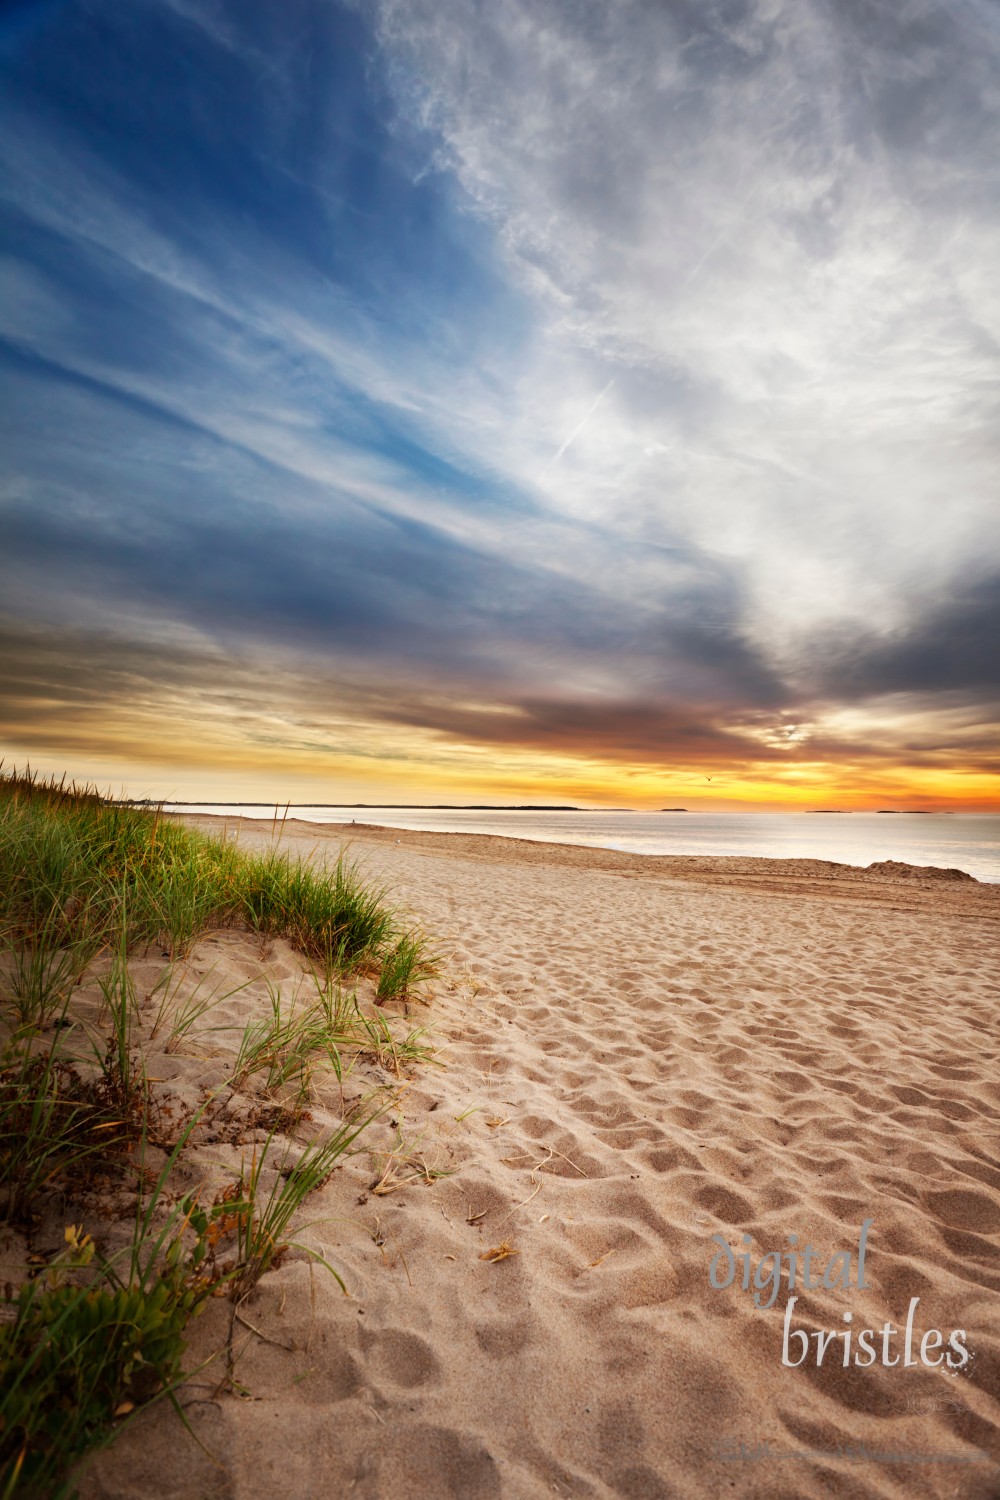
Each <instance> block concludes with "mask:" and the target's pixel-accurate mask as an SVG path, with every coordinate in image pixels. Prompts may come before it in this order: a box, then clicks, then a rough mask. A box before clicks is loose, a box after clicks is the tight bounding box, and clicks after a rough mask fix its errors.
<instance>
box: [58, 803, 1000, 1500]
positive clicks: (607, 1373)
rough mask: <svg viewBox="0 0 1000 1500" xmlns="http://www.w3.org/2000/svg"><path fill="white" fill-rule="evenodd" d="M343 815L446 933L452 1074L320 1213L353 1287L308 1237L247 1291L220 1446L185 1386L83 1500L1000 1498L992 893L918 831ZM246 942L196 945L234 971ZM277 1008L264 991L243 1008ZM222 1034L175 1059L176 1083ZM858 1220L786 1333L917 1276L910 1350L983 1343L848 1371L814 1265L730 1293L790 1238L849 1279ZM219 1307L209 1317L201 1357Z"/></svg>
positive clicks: (445, 1058)
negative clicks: (187, 1431) (731, 1263)
mask: <svg viewBox="0 0 1000 1500" xmlns="http://www.w3.org/2000/svg"><path fill="white" fill-rule="evenodd" d="M187 821H189V822H191V823H192V824H194V825H195V826H200V827H205V828H211V829H213V830H218V828H219V825H220V823H221V821H222V820H219V819H209V818H206V817H196V818H190V819H188V820H187ZM229 831H230V833H232V832H233V831H234V824H233V821H232V820H230V822H229ZM273 834H274V828H273V825H272V824H271V823H270V822H266V823H253V822H244V823H242V824H241V825H240V828H239V837H240V840H241V842H245V843H246V844H247V845H249V846H254V847H259V846H263V845H266V844H267V843H269V842H270V840H271V839H272V837H273ZM348 836H349V840H350V848H351V852H352V854H353V856H355V857H356V858H358V859H359V860H360V862H361V864H362V867H363V869H364V870H365V871H366V872H367V873H369V874H371V875H373V876H376V877H377V878H378V879H379V880H381V881H384V883H385V884H386V886H387V887H388V888H389V890H390V891H391V892H392V894H393V897H394V898H396V899H398V900H399V901H400V903H401V904H402V905H403V906H404V907H405V908H406V909H407V911H408V912H409V913H411V914H412V915H413V916H415V917H416V918H417V919H418V920H419V921H420V922H421V923H422V924H423V926H424V927H425V928H426V930H427V931H428V933H429V934H430V935H431V937H432V939H433V940H434V941H435V943H436V944H437V946H438V947H439V949H440V950H441V951H442V952H443V953H444V955H445V959H446V962H445V965H444V968H443V970H442V975H441V978H440V979H439V980H438V981H437V983H436V984H435V986H434V990H433V996H432V999H431V1002H430V1004H429V1005H428V1006H427V1008H426V1010H425V1008H424V1007H423V1006H415V1005H414V1004H413V1002H412V1001H411V1002H410V1004H409V1008H410V1010H411V1011H412V1012H413V1013H414V1016H415V1020H416V1021H419V1022H421V1023H423V1022H426V1023H427V1024H429V1025H430V1027H431V1028H432V1030H433V1032H434V1035H435V1039H436V1043H437V1046H438V1049H439V1052H438V1058H439V1063H440V1066H424V1067H422V1068H420V1069H418V1070H416V1071H413V1072H412V1073H411V1075H410V1077H409V1079H408V1081H407V1082H406V1083H405V1084H404V1085H403V1086H402V1087H401V1088H400V1089H399V1091H398V1096H397V1107H394V1109H393V1111H392V1113H391V1115H387V1117H386V1118H385V1119H384V1120H383V1121H382V1122H381V1123H380V1124H379V1125H378V1126H375V1127H373V1128H372V1132H371V1133H370V1135H369V1136H366V1137H365V1149H364V1150H363V1151H362V1153H361V1154H359V1155H357V1156H355V1157H352V1158H351V1159H350V1160H348V1161H347V1162H346V1164H345V1165H344V1166H343V1167H341V1168H340V1169H339V1170H338V1172H337V1173H336V1174H335V1175H334V1177H333V1178H332V1179H331V1180H330V1182H329V1184H328V1185H327V1186H326V1187H325V1188H324V1189H323V1190H322V1192H321V1193H320V1194H318V1195H317V1197H316V1199H315V1200H314V1201H313V1205H312V1208H311V1211H310V1213H309V1218H310V1219H312V1220H322V1221H323V1222H321V1223H314V1224H313V1225H312V1227H311V1228H310V1229H308V1230H307V1231H304V1233H303V1238H304V1239H306V1240H307V1241H308V1243H309V1244H311V1245H313V1246H316V1247H319V1248H321V1249H322V1251H323V1253H324V1254H325V1255H328V1256H329V1258H330V1259H331V1260H332V1262H333V1263H334V1264H335V1265H336V1266H337V1268H338V1269H339V1270H340V1271H341V1273H342V1274H343V1276H344V1279H345V1281H346V1283H347V1287H348V1290H349V1293H350V1296H349V1297H344V1296H343V1295H342V1294H341V1293H340V1291H339V1289H338V1288H337V1286H336V1284H335V1283H334V1281H333V1279H332V1278H331V1277H329V1276H326V1275H325V1274H324V1273H323V1272H322V1271H320V1270H317V1269H316V1267H315V1266H313V1267H310V1265H309V1263H308V1262H307V1260H306V1259H305V1258H304V1257H302V1256H297V1255H296V1254H294V1253H293V1254H292V1255H291V1256H289V1257H288V1259H286V1261H285V1262H284V1264H283V1265H282V1266H281V1267H280V1269H279V1270H277V1271H275V1272H273V1273H271V1274H269V1275H268V1276H266V1277H265V1278H264V1280H263V1281H262V1282H261V1283H260V1285H259V1287H258V1289H257V1291H256V1293H255V1294H254V1297H253V1299H252V1301H251V1302H250V1303H249V1304H248V1305H247V1307H246V1308H245V1309H244V1313H245V1318H246V1326H244V1327H242V1328H241V1330H240V1338H239V1341H238V1346H237V1352H238V1359H237V1364H236V1370H235V1374H236V1379H237V1381H238V1382H239V1386H240V1387H241V1389H242V1391H243V1392H244V1394H243V1395H242V1396H240V1395H234V1394H226V1395H221V1394H219V1392H218V1389H217V1385H218V1376H217V1374H213V1372H212V1370H211V1369H208V1370H206V1371H202V1372H201V1373H199V1374H197V1375H195V1376H194V1378H193V1380H192V1383H191V1386H190V1388H189V1390H188V1392H187V1393H186V1396H185V1401H186V1403H188V1404H187V1416H188V1420H189V1421H190V1423H191V1425H192V1427H193V1429H194V1432H195V1433H196V1435H197V1437H198V1438H199V1440H200V1442H201V1443H202V1444H203V1445H204V1450H207V1451H203V1450H202V1449H199V1448H198V1447H197V1446H196V1445H195V1444H194V1443H193V1442H191V1440H190V1439H189V1438H187V1437H186V1436H185V1435H184V1434H183V1432H182V1430H181V1428H180V1427H179V1425H178V1423H177V1420H176V1417H175V1416H173V1414H172V1413H171V1412H170V1411H169V1408H167V1407H166V1406H164V1407H161V1408H158V1409H154V1410H152V1411H150V1412H148V1413H146V1414H145V1415H144V1416H143V1417H142V1419H141V1420H140V1421H139V1422H137V1423H136V1424H135V1425H134V1426H133V1427H132V1428H131V1429H128V1430H126V1431H125V1432H124V1433H123V1434H122V1436H121V1439H120V1441H119V1442H118V1444H117V1445H116V1446H115V1447H113V1448H112V1449H111V1450H109V1451H108V1452H107V1453H105V1454H102V1455H101V1456H100V1457H99V1458H98V1459H97V1460H96V1461H95V1462H94V1464H93V1465H92V1466H91V1468H90V1469H89V1471H88V1475H87V1478H86V1481H85V1483H84V1486H83V1495H84V1496H85V1497H86V1500H98V1497H101V1500H112V1497H115V1500H124V1497H126V1496H127V1497H134V1496H142V1495H148V1496H150V1497H152V1496H154V1495H155V1496H157V1497H161V1500H168V1497H169V1500H175V1497H176V1500H182V1497H183V1500H188V1497H190V1496H192V1495H198V1496H205V1497H208V1496H220V1497H221V1496H226V1497H233V1500H256V1497H262V1500H263V1497H265V1496H266V1497H268V1500H285V1497H288V1500H292V1497H294V1500H302V1497H307V1496H317V1497H319V1496H324V1497H330V1496H339V1495H345V1496H347V1495H350V1496H358V1497H371V1500H376V1497H388V1496H397V1495H398V1496H406V1497H407V1500H442V1497H449V1496H454V1497H461V1500H494V1497H496V1500H499V1497H503V1500H508V1497H509V1500H534V1497H538V1500H541V1497H543V1496H544V1497H551V1496H552V1495H565V1496H573V1497H594V1500H612V1497H626V1500H666V1497H670V1496H682V1497H688V1496H690V1497H715V1496H718V1495H722V1494H727V1495H728V1494H733V1495H737V1496H747V1497H751V1496H752V1497H761V1500H763V1497H765V1496H766V1497H768V1500H792V1497H801V1496H810V1497H811V1496H831V1495H832V1496H845V1497H851V1500H853V1497H855V1496H857V1497H865V1496H872V1497H875V1496H893V1497H900V1500H902V1497H912V1496H928V1497H938V1496H940V1497H944V1496H946V1495H947V1496H954V1495H958V1496H967V1497H970V1500H996V1497H997V1495H998V1494H1000V1065H998V1058H1000V1040H998V1004H997V1002H998V990H1000V986H998V965H997V957H996V955H997V952H998V946H1000V945H998V942H997V939H998V936H1000V926H998V923H1000V888H997V887H991V886H988V885H981V884H979V883H977V882H972V881H964V880H954V879H949V878H941V877H942V873H943V874H944V875H945V877H947V875H948V872H931V871H927V870H919V869H918V870H916V871H915V872H914V867H902V868H900V867H898V866H897V865H896V864H895V862H893V861H887V862H885V863H883V864H880V865H877V866H873V867H871V868H869V869H868V870H863V871H858V870H854V869H853V868H851V867H847V866H841V865H833V864H828V863H827V862H825V861H805V860H792V861H782V860H748V859H733V860H729V859H723V858H695V857H679V858H667V859H662V858H655V857H641V856H634V855H626V854H617V853H615V852H614V851H605V850H590V849H581V848H577V847H570V846H553V845H544V844H533V843H528V842H525V841H519V840H508V839H493V838H485V837H481V836H476V835H442V834H423V833H415V832H409V831H407V832H404V831H400V830H395V829H375V828H367V827H362V826H354V827H352V828H350V829H348V830H345V829H343V828H336V827H320V826H316V825H311V824H303V823H296V822H294V821H291V820H289V821H288V822H286V823H285V825H284V827H283V829H282V831H281V840H282V846H283V847H287V848H289V849H290V850H291V851H292V852H293V853H303V854H311V855H312V856H313V857H314V858H315V859H317V860H320V861H322V860H324V859H329V860H331V861H332V860H335V859H336V856H337V853H338V852H339V850H340V848H341V846H342V843H343V842H344V841H345V839H347V838H348ZM248 944H249V940H248V939H247V938H246V937H245V936H243V935H240V934H237V933H219V934H214V935H212V936H211V937H208V938H205V939H202V941H201V942H200V943H199V945H198V949H197V950H196V953H201V954H203V955H204V960H203V961H204V962H208V960H209V959H210V961H211V963H212V965H213V966H215V968H216V969H217V971H218V973H219V974H220V976H222V977H225V976H226V975H227V974H228V973H229V972H230V970H231V972H232V977H233V983H234V984H235V983H236V982H240V981H241V980H242V979H243V978H244V977H245V974H246V972H249V971H248V970H247V968H246V965H247V962H248V954H249V946H248ZM279 957H280V959H281V963H282V965H283V966H284V968H283V970H282V972H283V973H284V971H285V969H287V971H288V973H287V975H286V976H285V977H290V976H292V971H293V969H294V966H295V960H294V957H293V955H291V953H290V951H285V950H284V949H282V951H281V953H280V955H279ZM241 966H242V967H241ZM260 1003H261V1001H260V996H259V995H257V996H256V998H255V993H254V989H253V986H251V987H250V989H249V990H247V991H243V992H241V993H240V994H239V995H237V996H234V997H233V998H232V999H231V1000H230V1001H229V1002H227V1004H228V1007H229V1009H230V1010H232V1012H233V1014H232V1017H231V1018H229V1019H231V1020H232V1021H233V1022H234V1023H235V1021H236V1020H237V1019H238V1014H243V1012H244V1011H245V1009H246V1008H247V1007H249V1006H251V1005H253V1004H260ZM197 1050H198V1049H197V1048H196V1047H192V1049H191V1056H190V1057H187V1058H178V1057H175V1058H174V1059H173V1060H172V1064H171V1066H172V1067H174V1068H176V1070H177V1072H176V1074H175V1078H176V1086H177V1087H178V1089H179V1090H181V1091H183V1087H184V1077H185V1074H184V1069H185V1068H189V1069H190V1070H191V1073H190V1080H189V1083H188V1087H190V1088H194V1086H195V1083H196V1082H203V1080H202V1079H201V1078H200V1075H199V1074H198V1072H197V1070H198V1069H202V1070H204V1068H205V1066H206V1063H205V1059H204V1056H203V1055H202V1057H201V1058H199V1057H197V1056H196V1055H195V1054H196V1053H197ZM202 1052H204V1049H202ZM373 1148H374V1154H372V1149H373ZM202 1150H203V1151H209V1155H210V1154H211V1152H210V1150H209V1148H207V1147H205V1148H202ZM217 1150H218V1153H219V1156H220V1161H221V1160H222V1157H225V1163H223V1164H228V1165H230V1166H231V1165H232V1163H231V1162H230V1161H229V1158H230V1157H234V1159H235V1156H234V1153H235V1148H234V1147H232V1146H220V1147H218V1148H217ZM380 1151H381V1152H382V1155H381V1156H380V1155H379V1152H380ZM206 1160H207V1158H206ZM387 1164H388V1165H389V1166H390V1167H392V1171H393V1173H394V1176H392V1175H390V1176H389V1177H386V1175H385V1173H386V1167H387ZM421 1166H422V1167H423V1168H424V1170H423V1172H422V1171H421ZM376 1184H381V1189H382V1190H381V1191H376V1190H375V1189H376ZM386 1186H389V1187H391V1188H392V1190H391V1191H388V1192H387V1191H385V1188H386ZM865 1220H870V1221H872V1222H871V1225H870V1230H869V1236H868V1245H867V1257H866V1265H865V1272H866V1279H867V1285H866V1286H865V1287H864V1288H863V1289H859V1288H857V1287H856V1286H854V1285H852V1286H851V1287H850V1289H849V1290H845V1289H844V1288H843V1287H842V1286H832V1287H827V1288H825V1289H824V1288H822V1287H820V1288H818V1289H816V1288H813V1289H810V1290H800V1292H799V1295H798V1300H797V1304H796V1306H795V1308H794V1317H793V1320H792V1321H793V1325H794V1327H796V1328H799V1329H802V1330H803V1331H805V1332H806V1333H812V1334H814V1333H815V1332H816V1331H818V1330H839V1331H841V1332H842V1331H843V1330H844V1328H845V1327H846V1324H845V1322H844V1318H843V1314H844V1312H845V1311H850V1312H851V1313H852V1315H853V1326H854V1328H855V1329H860V1328H862V1327H867V1328H871V1329H880V1328H881V1327H882V1326H883V1325H884V1324H885V1322H886V1321H887V1320H890V1321H891V1323H892V1324H893V1325H894V1326H895V1327H897V1328H900V1329H902V1328H903V1326H904V1325H905V1323H906V1319H907V1314H908V1310H909V1309H910V1307H911V1304H912V1300H913V1299H914V1298H918V1299H919V1304H918V1307H917V1309H916V1312H915V1318H914V1326H915V1328H916V1329H917V1334H916V1340H917V1343H918V1344H919V1339H920V1337H921V1336H922V1335H923V1333H924V1332H925V1331H926V1330H940V1331H941V1332H942V1335H943V1339H944V1341H945V1344H947V1340H948V1335H949V1333H950V1332H951V1331H952V1330H964V1331H965V1335H966V1342H967V1346H968V1349H969V1350H970V1351H971V1357H970V1358H969V1360H968V1361H967V1363H964V1364H963V1366H962V1367H961V1368H960V1369H957V1370H955V1371H954V1372H948V1371H947V1369H946V1368H944V1367H935V1368H930V1367H928V1366H925V1365H924V1364H923V1363H922V1362H920V1361H919V1359H918V1362H917V1363H916V1364H915V1365H914V1366H911V1367H910V1368H904V1367H903V1365H902V1363H900V1365H899V1366H893V1367H886V1366H885V1365H884V1364H883V1363H882V1361H881V1360H878V1361H877V1362H875V1363H874V1364H872V1365H871V1366H870V1367H868V1368H859V1367H857V1366H856V1365H855V1364H853V1363H849V1364H848V1365H847V1366H846V1367H845V1365H844V1364H843V1363H842V1362H841V1360H840V1358H839V1351H840V1348H841V1344H840V1342H838V1343H836V1344H834V1345H833V1347H832V1349H831V1350H830V1351H829V1352H828V1354H827V1355H826V1357H825V1358H824V1362H823V1364H822V1365H820V1366H817V1363H816V1360H815V1356H814V1355H811V1356H810V1357H809V1358H808V1359H806V1360H805V1361H804V1362H803V1363H802V1364H801V1365H800V1366H799V1367H797V1368H789V1367H786V1366H783V1364H782V1351H783V1316H784V1310H785V1307H786V1303H787V1286H786V1285H783V1286H782V1287H781V1291H780V1294H779V1295H778V1296H777V1298H776V1301H775V1305H774V1306H772V1307H771V1308H770V1309H767V1308H760V1307H757V1306H755V1304H754V1300H753V1289H752V1287H751V1288H750V1289H749V1290H744V1289H743V1288H742V1286H741V1285H740V1283H739V1277H738V1276H737V1278H736V1280H735V1281H734V1284H732V1285H730V1286H728V1287H713V1286H712V1285H711V1284H710V1280H709V1271H710V1264H711V1261H712V1256H713V1253H714V1252H715V1251H717V1250H718V1248H719V1245H720V1244H721V1243H723V1242H724V1243H726V1244H729V1245H730V1246H732V1247H733V1251H734V1254H736V1255H738V1254H740V1253H743V1252H744V1250H746V1251H747V1253H748V1254H749V1257H750V1264H751V1265H752V1266H757V1265H759V1263H760V1261H761V1258H762V1257H763V1256H765V1255H767V1254H768V1253H769V1252H776V1251H781V1252H787V1250H788V1248H789V1244H790V1241H789V1236H790V1235H794V1236H796V1237H797V1238H796V1244H797V1245H798V1247H800V1248H801V1247H804V1246H805V1245H806V1244H807V1243H808V1244H810V1245H812V1246H813V1247H815V1251H816V1256H817V1260H818V1261H819V1262H821V1263H829V1262H830V1261H831V1258H832V1257H834V1256H835V1254H836V1253H837V1252H847V1251H850V1252H852V1255H853V1256H854V1264H855V1270H856V1258H857V1250H858V1243H859V1234H860V1232H861V1228H862V1225H863V1223H864V1221H865ZM713 1236H716V1237H718V1238H715V1239H713ZM745 1236H746V1237H748V1244H745V1243H744V1237H745ZM764 1290H765V1291H766V1287H765V1288H764ZM762 1300H766V1298H765V1299H762ZM227 1316H228V1309H227V1306H226V1304H223V1303H221V1302H219V1303H213V1304H212V1305H211V1307H210V1308H209V1311H208V1313H207V1314H206V1315H205V1316H204V1317H203V1318H201V1319H199V1320H198V1322H197V1323H196V1324H195V1325H192V1333H193V1343H192V1350H191V1354H190V1356H189V1363H196V1362H197V1360H198V1358H205V1357H207V1355H208V1354H209V1353H210V1352H211V1350H212V1349H213V1347H215V1346H217V1344H218V1343H219V1342H220V1341H221V1336H222V1335H223V1333H224V1324H225V1320H226V1317H227ZM900 1347H901V1346H900V1340H899V1339H897V1340H896V1345H895V1346H894V1352H898V1350H899V1348H900ZM741 1444H742V1445H743V1446H742V1448H741V1447H740V1445H741ZM208 1455H211V1457H209V1456H208Z"/></svg>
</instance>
